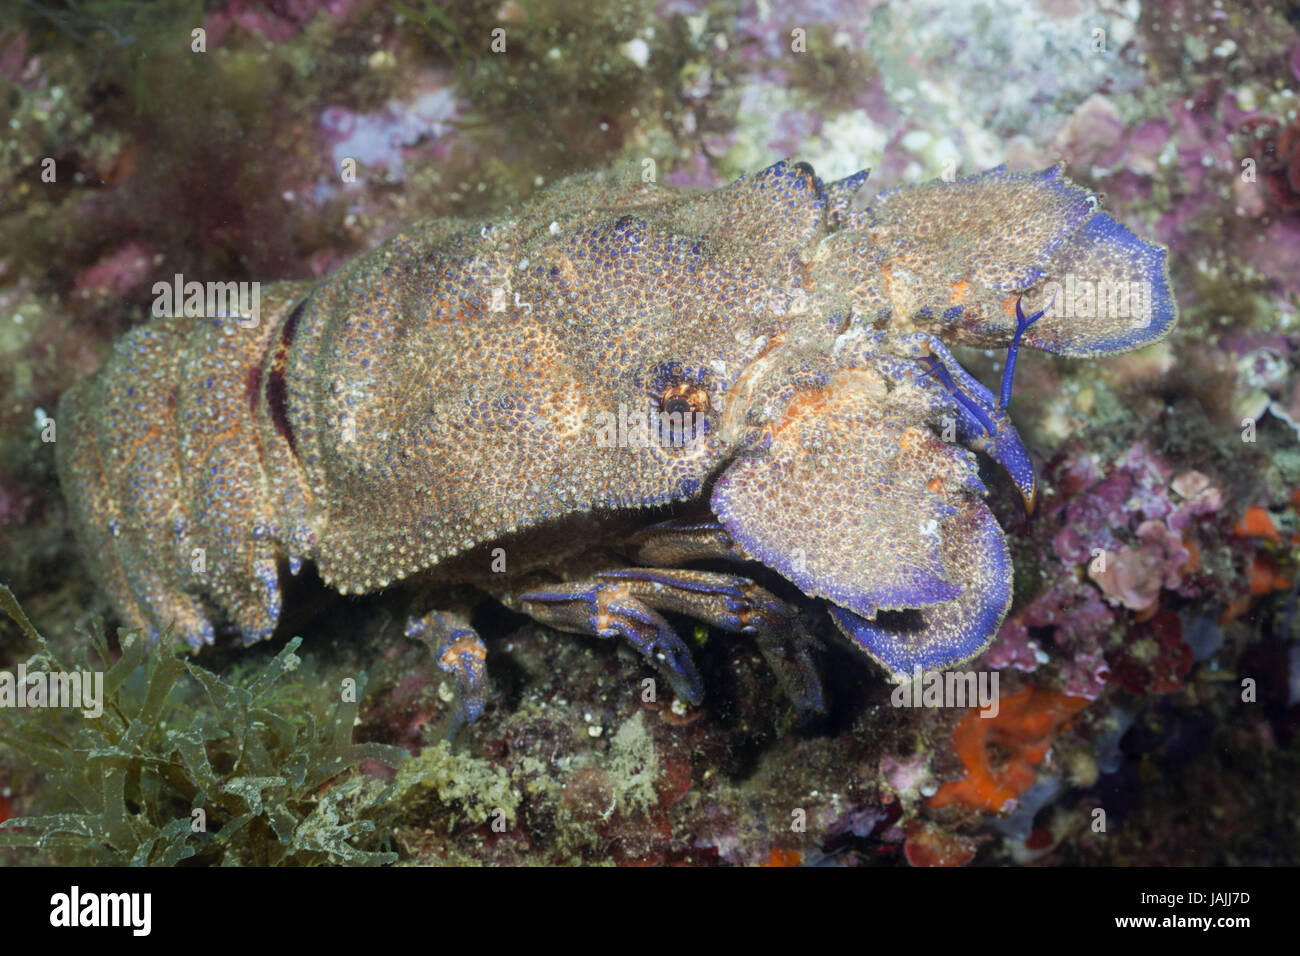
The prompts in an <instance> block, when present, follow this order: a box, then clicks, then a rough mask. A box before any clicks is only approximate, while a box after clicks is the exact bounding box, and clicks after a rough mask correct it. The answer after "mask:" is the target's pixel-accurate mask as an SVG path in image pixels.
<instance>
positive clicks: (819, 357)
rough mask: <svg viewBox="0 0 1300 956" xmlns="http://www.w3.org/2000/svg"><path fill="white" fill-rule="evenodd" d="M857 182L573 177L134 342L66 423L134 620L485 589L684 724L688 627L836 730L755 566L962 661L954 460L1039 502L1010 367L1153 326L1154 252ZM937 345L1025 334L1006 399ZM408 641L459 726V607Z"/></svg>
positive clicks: (254, 629) (1023, 183)
mask: <svg viewBox="0 0 1300 956" xmlns="http://www.w3.org/2000/svg"><path fill="white" fill-rule="evenodd" d="M866 178H867V173H866V172H865V171H864V172H860V173H857V174H855V175H852V176H849V177H847V178H846V179H842V180H839V181H838V182H833V183H829V184H824V183H823V182H822V181H821V180H820V179H818V178H817V176H816V175H815V174H814V172H813V170H812V169H811V168H810V167H809V166H808V165H806V164H803V163H794V164H791V163H787V162H779V163H777V164H775V165H773V166H771V167H769V168H767V169H764V170H763V171H761V172H759V173H757V174H755V175H753V176H752V177H742V178H741V179H739V180H738V181H736V182H734V183H732V184H731V185H729V186H725V187H723V188H721V189H716V190H708V191H690V190H677V189H672V188H666V187H661V186H658V185H655V184H653V183H646V182H641V181H629V178H628V177H624V176H621V175H615V174H595V175H581V176H577V177H573V178H570V179H567V180H564V181H561V182H559V183H557V184H555V185H554V186H552V187H551V188H549V189H548V190H546V191H544V192H542V193H541V194H539V195H538V196H536V197H535V198H534V199H532V200H531V201H529V202H528V203H526V204H524V205H523V206H521V207H520V208H518V209H517V210H516V211H514V212H507V213H504V214H503V215H502V216H501V217H500V218H498V219H496V220H494V221H492V222H489V223H479V224H470V223H467V222H463V221H455V220H440V221H435V222H430V223H426V224H422V225H418V226H416V227H414V228H412V229H410V230H408V231H406V232H403V233H401V234H399V235H397V236H395V237H394V238H392V239H391V240H389V241H388V242H387V243H385V244H384V245H382V246H380V247H379V248H377V249H375V250H373V251H372V252H370V253H368V254H365V255H363V256H361V257H360V258H358V259H356V260H355V261H353V262H352V263H351V264H350V265H348V266H346V267H345V268H343V269H341V270H340V271H338V272H337V273H335V274H334V275H331V276H329V277H326V278H324V279H322V280H320V281H317V282H281V283H277V284H274V285H271V286H269V287H268V289H267V290H266V292H265V294H264V295H262V301H261V308H260V313H259V314H258V318H257V321H248V316H240V315H237V314H233V313H230V312H227V313H226V314H219V315H211V314H209V315H202V316H163V317H158V318H155V319H154V320H152V321H150V322H149V323H147V324H145V325H142V326H140V327H138V328H136V329H135V330H134V331H132V332H131V333H130V334H128V335H127V336H126V337H125V338H124V339H123V340H122V341H121V342H120V343H119V344H118V345H117V347H116V350H115V351H114V353H113V355H112V357H111V358H110V359H109V361H108V362H107V364H106V366H105V367H104V368H103V369H102V370H101V371H100V372H99V373H98V374H96V375H95V376H93V377H91V378H89V379H86V380H83V381H81V382H78V383H77V384H76V385H75V386H74V387H73V388H72V389H70V390H69V391H68V392H67V394H66V395H65V396H64V397H63V399H62V402H61V405H60V407H59V413H58V415H59V419H60V425H61V428H60V434H59V440H58V442H57V453H58V466H59V473H60V478H61V483H62V486H63V489H64V492H65V495H66V497H67V499H68V502H69V505H70V509H71V515H72V519H73V524H74V527H75V529H76V533H77V537H78V539H79V541H80V544H81V548H82V551H83V553H84V555H85V558H86V561H87V563H88V565H89V567H90V570H91V572H92V574H93V576H94V578H95V579H96V581H97V582H98V583H99V585H100V586H101V587H102V589H103V590H104V591H105V592H106V593H107V595H108V596H109V597H110V598H111V600H112V602H113V604H114V605H115V607H116V609H117V612H118V614H119V615H120V617H121V619H122V620H123V622H124V623H125V624H127V625H128V626H130V627H133V628H138V629H139V630H140V631H142V632H143V633H145V634H146V635H148V636H150V637H152V638H154V639H157V638H159V637H160V636H162V635H165V634H166V635H173V636H175V637H177V638H179V639H180V640H183V641H185V642H187V643H189V644H190V645H192V646H195V647H197V646H200V645H202V644H204V643H210V642H212V641H213V639H214V637H215V636H216V634H217V633H218V630H219V629H220V628H223V627H224V628H227V629H233V630H235V631H238V632H239V633H240V634H241V635H242V636H243V638H244V639H245V641H248V642H252V641H257V640H260V639H263V638H266V637H269V636H270V635H271V633H272V632H273V631H274V630H275V628H276V625H277V622H278V621H279V619H280V616H281V610H282V608H281V593H282V585H283V583H284V581H285V575H286V574H290V575H292V574H297V573H298V571H299V569H300V568H301V567H302V565H303V563H304V562H308V561H310V562H313V563H314V564H315V566H316V568H317V570H318V572H319V575H320V577H321V578H322V580H323V581H324V582H325V583H326V584H327V585H329V586H331V587H333V588H335V589H336V590H338V591H340V592H343V593H345V594H365V593H369V592H375V591H379V590H383V589H387V588H390V587H393V586H394V585H395V584H396V583H397V582H399V581H418V582H423V583H424V585H427V587H426V593H427V591H428V589H433V590H437V588H440V587H444V586H445V587H450V586H453V585H455V586H459V587H464V586H468V585H472V586H473V587H474V588H475V589H476V590H478V591H483V592H487V593H488V594H489V595H491V596H493V597H495V598H496V599H498V600H500V601H502V602H503V603H505V604H506V605H508V606H509V607H511V608H513V609H516V610H518V611H521V612H523V613H524V614H527V615H529V616H530V617H532V618H534V619H536V620H538V621H540V622H543V623H545V624H548V625H551V626H553V627H556V628H559V629H561V630H565V631H572V632H578V633H585V634H591V635H598V636H601V637H618V638H622V639H624V640H627V641H629V642H630V643H631V644H632V645H633V646H634V647H635V648H636V649H637V650H638V651H640V652H641V653H642V654H643V655H645V657H646V658H647V659H648V660H649V661H650V663H651V664H652V665H653V666H655V667H657V668H658V669H659V671H660V672H661V673H662V674H663V675H664V676H665V677H666V678H667V679H668V680H669V681H670V683H671V685H672V687H673V689H674V691H675V692H676V694H677V696H678V697H679V698H681V699H683V700H684V701H686V702H689V703H691V704H698V703H699V702H700V700H701V698H702V694H703V688H702V686H701V681H700V678H699V675H698V673H697V671H696V667H695V665H694V663H693V660H692V657H691V653H690V652H689V650H688V649H687V647H686V645H685V643H684V642H683V641H682V640H681V638H680V637H679V636H678V635H677V634H676V633H675V632H674V629H673V627H672V626H671V625H670V624H669V622H668V620H667V619H666V618H665V617H664V612H670V613H677V614H682V615H686V616H689V617H692V618H695V619H699V620H702V621H704V622H707V623H709V624H710V625H712V626H714V627H716V628H719V629H721V630H724V631H728V632H734V633H740V634H747V635H751V636H752V637H753V638H754V639H755V640H756V641H757V643H758V647H759V648H760V650H761V651H762V653H763V655H764V657H765V658H766V659H767V661H768V662H769V663H770V664H771V666H772V667H773V669H774V670H775V672H776V674H777V676H778V678H779V679H780V680H781V681H782V683H783V685H784V686H785V688H786V689H787V691H788V692H789V694H790V696H791V698H792V699H793V700H794V701H795V702H796V703H797V704H799V705H800V706H802V707H808V708H817V707H820V706H822V696H823V695H822V689H821V686H820V682H819V679H818V675H817V672H816V669H815V668H814V667H813V666H812V663H811V659H810V656H809V651H810V648H811V647H812V646H813V642H812V639H811V637H810V635H809V632H808V630H807V628H806V626H805V624H804V623H803V622H802V620H801V617H800V615H799V614H798V613H797V612H796V611H795V610H794V608H793V607H792V606H791V605H790V603H789V602H787V601H783V600H781V599H780V598H778V597H777V596H776V595H775V594H774V593H773V591H772V590H769V589H767V588H764V587H761V586H760V585H759V584H757V583H756V582H755V581H754V580H752V579H751V577H750V576H747V575H746V574H745V568H746V565H747V564H750V565H751V566H752V563H753V562H757V563H759V564H761V565H764V566H766V567H767V568H769V569H771V570H772V571H774V572H776V573H777V574H779V575H780V576H781V577H783V578H785V579H786V580H787V581H788V582H790V583H792V584H793V585H794V586H795V587H796V588H798V590H799V591H802V592H803V593H804V594H806V595H808V596H809V597H811V598H814V599H816V600H817V601H818V602H820V603H822V604H824V606H825V608H826V609H827V610H828V612H829V614H830V617H831V618H832V619H833V620H834V622H835V625H836V626H837V627H838V629H839V630H840V631H842V632H843V634H844V635H846V636H847V638H848V639H849V640H850V641H851V642H852V643H853V644H856V645H857V646H858V647H860V648H861V649H862V650H863V651H865V652H866V654H868V655H869V656H870V657H871V658H872V659H874V660H875V661H876V662H877V663H878V664H879V665H880V666H881V667H882V668H883V669H884V670H885V671H886V672H887V673H888V674H889V675H892V676H893V677H894V678H895V679H904V678H906V677H907V676H908V675H910V674H911V673H912V671H913V670H914V669H915V668H923V669H927V670H931V669H943V668H948V667H952V666H955V665H957V664H959V663H961V662H964V661H967V660H969V659H971V658H973V657H974V656H976V655H977V654H979V653H981V652H982V651H983V650H984V649H985V648H986V647H987V646H988V645H989V643H990V641H991V640H992V638H993V635H994V634H995V632H996V631H997V629H998V626H999V624H1000V623H1001V621H1002V619H1003V617H1004V616H1005V614H1006V612H1007V608H1008V605H1009V603H1010V600H1011V578H1012V569H1011V561H1010V557H1009V553H1008V548H1007V544H1006V540H1005V537H1004V534H1003V530H1002V528H1001V527H1000V526H999V524H998V522H997V520H996V519H995V518H994V516H993V513H992V512H991V511H990V509H989V507H988V506H987V504H986V503H985V497H986V495H987V489H986V487H985V485H984V484H983V482H982V481H981V479H980V472H979V467H978V460H977V458H976V455H975V454H974V452H979V453H980V454H982V455H984V456H987V458H989V459H991V460H992V461H993V462H996V463H997V464H998V465H999V466H1001V467H1002V468H1003V469H1005V471H1006V473H1007V474H1008V475H1009V477H1010V479H1011V481H1012V482H1013V483H1014V484H1015V486H1016V488H1018V489H1019V492H1020V493H1021V495H1022V496H1023V497H1024V500H1025V504H1026V506H1027V507H1028V508H1031V509H1032V506H1033V501H1034V494H1035V478H1034V469H1033V465H1032V463H1031V461H1030V457H1029V454H1028V452H1027V451H1026V449H1025V447H1024V445H1023V443H1022V442H1021V440H1020V438H1019V436H1018V435H1017V434H1016V430H1015V428H1014V426H1013V425H1012V423H1011V421H1010V419H1009V417H1008V415H1007V409H1006V406H1007V403H1008V400H1009V399H1010V395H1011V375H1012V371H1013V369H1014V364H1015V356H1016V350H1017V349H1018V348H1019V347H1020V346H1021V345H1023V346H1027V347H1032V348H1037V349H1044V350H1046V351H1048V352H1054V353H1057V354H1060V355H1065V356H1078V357H1088V356H1097V355H1101V354H1106V353H1112V352H1122V351H1127V350H1130V349H1136V348H1140V347H1142V346H1145V345H1148V344H1150V343H1152V342H1155V341H1157V340H1159V339H1160V338H1162V337H1163V336H1165V335H1167V334H1168V333H1169V331H1170V330H1171V329H1172V328H1173V326H1174V324H1175V323H1176V321H1177V307H1176V305H1175V302H1174V298H1173V295H1172V292H1171V290H1170V283H1169V275H1168V270H1167V266H1166V251H1165V250H1164V249H1163V248H1162V247H1160V246H1158V245H1156V244H1154V243H1151V242H1149V241H1146V240H1144V239H1142V238H1140V237H1138V236H1137V235H1135V234H1134V233H1133V232H1131V231H1130V230H1129V229H1127V228H1126V227H1125V226H1123V225H1121V224H1120V223H1119V222H1117V221H1116V220H1115V219H1114V218H1112V217H1111V216H1109V215H1108V214H1106V213H1104V212H1102V211H1101V210H1100V208H1099V201H1098V198H1097V197H1096V196H1094V195H1093V194H1091V193H1090V192H1088V191H1087V190H1086V189H1083V188H1081V187H1079V186H1076V185H1074V184H1072V183H1071V182H1070V181H1069V180H1067V179H1065V178H1064V177H1063V176H1062V174H1061V167H1059V166H1057V167H1054V168H1052V169H1048V170H1045V171H1041V172H1028V173H1013V172H1007V171H1006V170H1005V168H999V169H995V170H991V171H988V172H985V173H982V174H979V175H976V176H972V177H968V178H964V179H957V180H954V181H947V182H945V181H934V182H931V183H928V184H924V185H915V186H906V187H901V188H898V189H894V190H890V191H886V192H883V193H881V194H879V195H878V196H876V197H875V199H874V201H872V202H871V203H870V204H863V203H860V202H857V201H855V200H856V197H857V195H858V193H859V190H860V188H861V186H862V185H863V183H864V182H865V181H866ZM953 343H960V344H965V345H974V346H979V347H981V348H991V347H1004V346H1005V347H1008V361H1007V365H1006V368H1005V375H1004V379H1003V383H1002V388H1001V391H1000V394H999V395H997V396H995V395H994V394H993V393H992V392H991V391H990V390H989V389H987V388H986V387H985V386H984V385H983V384H981V383H980V382H979V381H978V380H977V379H975V378H974V377H973V376H971V375H970V374H968V373H967V372H966V371H965V370H964V369H963V368H962V367H961V366H960V365H959V364H958V362H957V360H956V359H955V358H954V357H953V355H952V353H951V352H950V351H949V350H948V347H947V346H948V345H949V344H953ZM700 562H708V563H710V564H711V565H712V567H715V568H716V567H717V566H718V562H733V563H734V565H735V566H734V568H729V570H734V571H735V573H728V572H727V571H718V570H703V569H700V568H698V567H692V565H697V564H698V563H700ZM724 567H728V565H724ZM431 606H433V607H434V609H432V610H430V609H429V608H430V607H431ZM407 632H408V634H410V635H412V636H415V637H419V638H422V639H424V640H426V641H428V642H429V643H430V644H431V646H432V647H433V648H434V649H435V652H436V657H437V660H438V662H439V665H440V666H441V667H442V668H443V669H445V670H446V671H448V672H449V673H451V674H453V675H455V676H456V678H457V680H458V683H459V691H460V704H459V707H460V713H461V714H462V716H464V717H467V718H473V717H474V716H476V715H477V714H478V713H479V711H481V709H482V708H483V706H484V702H485V699H486V693H487V677H486V670H485V667H484V661H485V658H486V649H485V646H484V644H483V642H482V640H481V639H480V637H479V636H478V634H476V633H475V632H474V630H473V628H472V627H471V626H470V624H469V620H468V617H467V615H466V614H465V613H464V611H463V610H462V609H457V608H449V607H436V605H435V604H434V603H433V602H429V603H426V604H425V605H424V606H422V607H418V608H416V610H415V612H414V613H413V614H412V616H411V618H410V623H409V624H408V627H407Z"/></svg>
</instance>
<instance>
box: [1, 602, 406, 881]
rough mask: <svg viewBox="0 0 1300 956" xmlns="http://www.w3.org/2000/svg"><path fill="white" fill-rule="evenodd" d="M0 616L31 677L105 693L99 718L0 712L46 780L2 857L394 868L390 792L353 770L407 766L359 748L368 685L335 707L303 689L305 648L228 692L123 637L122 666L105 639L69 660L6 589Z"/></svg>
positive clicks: (212, 678) (392, 751)
mask: <svg viewBox="0 0 1300 956" xmlns="http://www.w3.org/2000/svg"><path fill="white" fill-rule="evenodd" d="M0 610H2V611H3V612H4V613H5V614H7V615H8V616H9V617H10V618H12V619H13V621H14V622H15V623H16V624H17V625H18V626H19V628H21V629H22V631H23V632H24V633H25V634H26V635H27V637H29V638H30V639H31V640H33V641H34V642H35V643H36V644H37V646H38V650H37V651H36V653H35V654H33V655H32V656H31V657H30V658H29V659H28V660H27V661H26V663H25V668H26V672H27V674H28V675H31V674H35V673H47V674H50V673H68V674H70V673H83V674H91V673H99V674H102V680H103V691H102V700H101V703H102V713H101V714H99V715H98V716H90V715H89V714H90V713H93V712H88V711H83V710H80V709H73V708H39V709H38V708H30V709H26V710H18V709H15V708H12V707H0V741H3V743H4V744H5V745H7V747H9V748H10V749H11V750H12V751H16V752H17V753H18V754H20V755H22V756H23V757H25V758H26V762H28V765H29V767H30V768H32V769H33V770H34V771H38V772H40V773H42V774H43V775H44V776H45V778H46V779H45V782H44V785H43V786H42V787H41V791H42V793H43V794H44V796H43V798H42V804H43V805H42V806H40V807H39V808H38V809H39V812H36V813H33V814H31V815H28V816H24V817H18V818H14V819H11V820H8V821H5V822H4V823H2V824H0V846H10V847H28V848H34V849H38V850H42V851H45V853H46V854H47V855H48V856H49V857H50V858H51V859H53V860H55V861H58V862H67V863H81V864H116V865H122V864H130V865H136V866H140V865H164V866H165V865H174V864H178V863H181V862H182V861H183V862H184V863H185V864H186V865H202V864H219V865H240V864H257V865H276V864H285V865H312V864H321V863H348V864H361V865H373V864H383V863H390V862H393V861H394V860H396V858H397V857H396V854H394V853H391V852H380V851H379V850H377V849H375V848H374V847H376V846H378V845H379V844H380V843H381V839H382V835H381V834H380V833H377V832H376V825H375V820H374V818H376V817H379V816H380V815H381V814H383V813H385V812H386V809H387V808H386V804H388V802H389V801H390V800H391V799H392V797H393V792H394V791H393V788H392V787H391V786H390V785H387V784H385V783H383V782H381V781H380V780H377V779H375V778H373V777H369V776H366V775H364V774H360V773H356V772H355V771H356V770H357V769H358V768H359V767H360V765H361V764H362V763H363V762H365V761H375V762H378V763H380V764H383V765H386V766H389V767H397V766H398V765H399V764H400V763H401V762H402V761H404V760H405V759H406V758H407V756H408V755H407V753H406V751H404V750H402V749H401V748H398V747H391V746H387V745H384V744H377V743H365V744H356V743H353V742H352V735H353V726H354V724H355V722H356V718H357V711H358V707H359V703H358V702H359V701H360V699H361V694H362V690H363V689H364V685H365V675H364V674H361V675H359V676H358V678H357V680H356V686H355V690H353V688H352V687H351V686H349V687H346V688H344V689H343V692H341V693H338V694H329V695H324V694H322V693H321V692H320V688H319V687H317V688H314V689H313V688H310V687H308V686H306V685H295V684H294V683H293V681H292V679H291V677H290V675H292V674H293V673H294V672H295V671H297V670H298V668H299V665H300V664H301V663H302V661H301V658H299V657H298V656H297V654H296V653H295V652H296V651H297V649H298V646H299V645H300V643H301V638H294V639H293V640H291V641H289V642H288V644H286V645H285V647H284V648H283V649H282V650H281V651H280V652H279V653H278V654H276V655H275V657H274V658H273V659H272V660H271V661H270V662H269V663H267V664H265V665H264V666H262V667H261V668H258V669H255V670H251V671H248V672H246V673H244V674H241V675H239V676H236V677H232V678H230V679H229V680H227V679H224V678H222V677H220V676H218V675H217V674H214V673H212V672H211V671H209V670H207V669H205V668H203V667H201V666H199V665H198V664H195V663H193V662H192V661H189V660H185V659H184V658H183V657H182V656H181V653H180V652H179V651H178V649H177V648H176V647H175V646H172V645H169V644H168V642H166V641H159V642H158V643H156V644H150V643H149V642H147V641H145V640H143V639H142V638H141V637H140V636H139V635H137V634H136V633H134V632H132V631H128V630H125V629H123V630H119V631H118V636H119V640H120V644H121V655H120V656H119V657H117V658H116V660H114V656H113V653H112V651H111V650H110V648H109V644H108V641H107V640H105V638H104V637H103V635H101V634H98V633H90V634H88V635H87V638H88V640H87V643H86V645H85V646H84V647H83V648H81V649H80V650H78V651H76V652H74V653H73V655H72V659H71V660H70V661H67V662H65V661H62V660H60V659H58V656H57V655H56V653H55V651H54V650H53V649H52V647H51V645H50V644H49V642H47V641H46V640H45V638H44V637H42V636H41V635H40V634H39V633H38V632H37V630H36V628H35V627H34V626H33V625H32V623H31V621H29V620H28V618H27V616H26V615H25V614H24V613H23V611H22V609H21V608H20V607H19V605H18V602H17V601H16V600H15V598H14V596H13V593H12V592H11V591H10V590H9V589H8V588H6V587H4V586H2V585H0ZM326 697H328V700H324V699H323V698H326ZM317 700H320V703H318V704H316V706H317V707H319V711H320V712H319V713H318V712H317V711H316V709H314V707H313V702H314V701H317Z"/></svg>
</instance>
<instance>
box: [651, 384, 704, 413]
mask: <svg viewBox="0 0 1300 956" xmlns="http://www.w3.org/2000/svg"><path fill="white" fill-rule="evenodd" d="M659 407H660V408H661V409H662V410H663V411H665V412H668V413H669V414H677V415H689V414H691V413H693V412H702V411H704V410H705V409H706V408H708V407H709V393H708V392H706V391H705V390H704V389H702V388H700V386H698V385H692V384H690V383H689V382H676V383H674V384H672V385H670V386H668V388H667V389H665V390H664V393H663V395H661V396H660V398H659Z"/></svg>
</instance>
